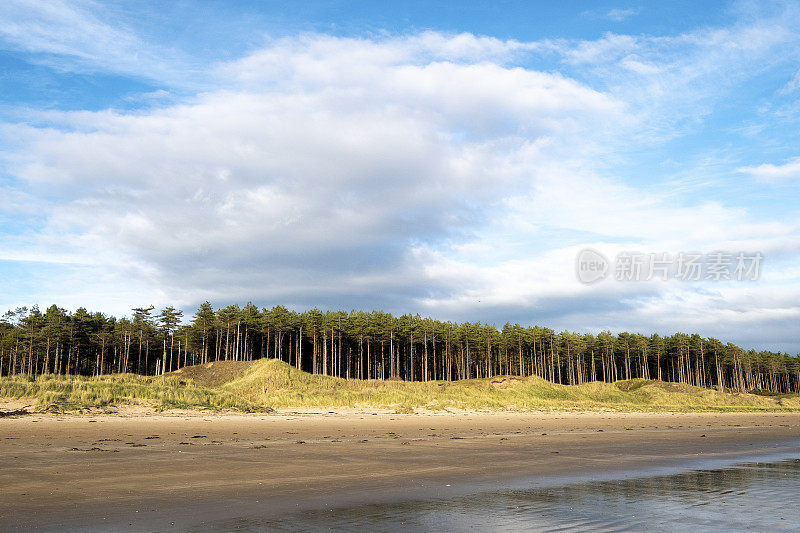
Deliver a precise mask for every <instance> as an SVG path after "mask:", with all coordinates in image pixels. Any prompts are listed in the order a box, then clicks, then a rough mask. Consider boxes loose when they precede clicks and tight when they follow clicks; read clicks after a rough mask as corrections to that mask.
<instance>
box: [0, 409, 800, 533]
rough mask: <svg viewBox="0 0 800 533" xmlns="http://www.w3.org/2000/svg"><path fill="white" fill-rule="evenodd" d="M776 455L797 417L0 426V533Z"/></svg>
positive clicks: (222, 514) (797, 437)
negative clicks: (769, 454) (699, 461)
mask: <svg viewBox="0 0 800 533" xmlns="http://www.w3.org/2000/svg"><path fill="white" fill-rule="evenodd" d="M777 452H781V453H798V452H800V414H796V413H769V414H767V413H764V414H711V413H701V414H674V413H664V414H622V413H469V412H458V413H423V414H394V413H391V412H385V411H346V410H337V411H335V412H328V411H324V410H323V411H305V412H290V411H283V412H280V413H276V414H271V415H242V414H231V415H220V414H205V415H204V414H198V413H170V414H153V413H146V412H136V411H128V412H119V413H116V414H97V415H80V416H59V415H26V416H19V417H5V418H1V419H0V465H2V466H1V467H0V530H2V531H8V530H13V529H24V530H30V529H38V530H69V529H84V528H89V529H96V530H97V529H100V530H104V529H107V530H123V529H128V530H159V529H170V528H179V529H180V528H182V527H183V526H186V525H188V524H202V523H207V522H208V521H213V520H215V519H220V518H227V517H235V516H242V515H244V514H247V513H253V512H258V513H261V514H262V515H264V514H267V513H280V512H285V511H288V510H291V509H297V508H300V509H303V508H312V507H324V506H330V505H341V504H343V503H346V502H361V501H368V500H375V501H379V500H380V499H381V498H389V499H391V498H394V499H397V498H411V497H424V496H425V495H426V494H433V495H437V496H442V495H445V496H446V495H447V494H450V491H458V490H460V489H464V490H466V489H465V488H467V487H472V489H470V490H474V487H476V486H482V487H492V486H502V484H503V483H507V482H509V481H511V480H517V482H518V480H520V479H525V480H528V482H531V483H537V482H539V481H541V480H544V479H547V478H550V479H552V477H553V476H556V477H558V476H573V475H578V476H587V475H588V476H589V477H591V476H593V475H600V474H603V473H606V474H607V473H608V472H617V471H624V470H636V469H642V468H647V469H652V468H653V467H660V466H663V467H669V466H674V465H679V464H687V462H691V461H697V460H698V459H704V460H709V459H725V458H729V459H731V458H733V459H735V458H746V457H748V456H753V455H760V454H767V453H777ZM798 456H800V455H798Z"/></svg>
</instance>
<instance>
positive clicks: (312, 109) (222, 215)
mask: <svg viewBox="0 0 800 533" xmlns="http://www.w3.org/2000/svg"><path fill="white" fill-rule="evenodd" d="M62 7H63V6H62ZM54 9H55V8H54ZM56 15H58V16H60V17H62V18H63V14H60V13H55V12H54V13H51V14H47V13H45V14H43V15H42V19H43V20H44V22H42V23H41V24H43V25H45V26H47V24H50V22H48V21H51V20H55V19H54V18H53V17H56ZM45 23H46V24H45ZM83 23H84V24H87V22H86V21H83ZM88 23H91V24H92V25H91V26H90V27H89V28H88V30H87V31H91V32H93V33H92V34H98V35H101V36H103V35H106V33H104V31H105V29H104V27H102V26H97V25H96V24H95V23H94V22H93V21H91V20H90V21H89V22H88ZM97 24H100V23H99V22H98V23H97ZM37 27H38V26H37ZM47 27H49V26H47ZM9 28H10V29H9ZM767 28H768V25H767V24H765V23H764V22H763V21H760V22H757V23H754V24H751V25H749V26H747V27H737V28H735V29H725V30H718V29H710V30H703V31H699V32H697V33H694V34H687V35H681V36H676V37H672V38H664V37H652V38H651V37H646V36H637V37H631V36H623V35H611V34H610V35H607V36H605V37H603V38H601V39H600V40H596V41H584V42H568V41H561V42H552V41H547V42H534V43H523V42H517V41H513V40H500V39H495V38H491V37H484V36H475V35H472V34H445V33H438V32H431V31H428V32H422V33H416V34H411V35H403V36H387V35H380V36H369V37H358V38H353V37H334V36H330V35H323V34H315V33H310V34H303V35H298V36H295V37H290V38H283V39H268V40H267V41H266V42H265V44H264V45H263V46H261V47H260V48H258V49H256V50H253V51H252V52H251V53H250V54H248V55H246V56H245V57H241V58H239V59H236V60H234V61H230V62H225V63H218V64H215V65H213V66H210V67H209V68H208V69H207V71H206V72H205V74H204V82H203V85H204V87H206V89H205V90H203V91H202V92H198V93H196V94H194V95H193V96H191V97H189V98H184V99H183V100H182V101H180V102H178V103H174V104H167V105H159V104H158V102H156V103H155V104H154V105H153V106H151V107H147V108H142V109H139V110H134V111H122V110H114V109H108V110H103V111H97V112H89V111H77V112H60V111H34V110H28V111H26V112H25V113H26V115H25V117H24V120H20V121H16V122H13V123H5V124H3V125H2V130H0V134H1V135H2V138H3V142H4V143H5V145H6V146H8V147H9V148H8V149H7V150H6V151H5V152H4V153H3V154H2V165H3V169H4V171H5V173H6V176H7V178H6V179H5V180H4V181H3V182H0V187H2V192H3V193H4V194H3V198H4V201H2V203H0V210H2V212H3V213H4V214H5V215H6V216H11V214H14V213H16V214H17V215H16V216H18V217H22V216H27V217H31V218H30V219H29V221H28V222H27V223H26V224H25V226H24V228H23V229H21V230H9V231H7V232H6V235H5V237H4V239H3V241H2V243H1V244H0V258H2V259H3V260H5V261H15V262H18V263H30V264H37V265H54V266H53V268H56V266H57V267H58V268H59V269H60V270H58V272H59V275H58V276H59V279H57V280H54V279H53V278H52V277H50V276H49V275H48V274H47V273H40V274H37V275H38V276H40V277H39V278H37V279H39V282H38V283H36V284H35V285H36V286H35V287H33V286H32V287H30V288H29V289H28V293H29V294H30V296H32V297H34V299H35V298H42V299H44V300H47V301H48V302H49V301H50V300H56V301H58V302H59V303H62V304H65V305H70V304H71V303H74V304H75V305H81V304H86V303H87V302H86V299H87V298H88V299H91V300H93V301H95V302H96V303H97V308H102V309H104V310H110V311H114V312H124V311H125V310H126V309H127V308H129V307H130V306H132V305H139V304H145V305H146V304H149V303H153V304H155V305H164V304H167V303H175V304H178V305H181V306H185V307H188V308H191V307H192V306H194V305H197V304H198V303H199V302H202V301H203V300H206V299H209V300H212V301H213V302H215V303H219V304H223V303H231V302H244V301H246V300H253V301H255V302H257V303H259V304H262V305H272V304H274V303H284V304H289V305H292V306H297V307H305V306H312V305H319V306H324V307H344V308H349V307H358V308H367V309H371V308H383V309H386V310H391V311H394V312H420V313H427V314H432V315H435V316H437V317H440V318H445V319H451V318H452V319H458V320H463V319H481V320H489V321H493V320H497V321H499V322H500V323H502V322H504V321H505V320H511V321H520V322H530V321H536V322H538V323H543V324H548V325H552V326H554V327H558V328H569V329H577V330H588V331H597V330H601V329H606V328H610V329H626V328H627V329H636V330H639V331H645V332H648V331H662V332H671V331H675V330H692V331H695V330H699V331H701V332H702V333H704V334H706V335H714V336H718V337H723V338H726V339H731V340H736V341H739V342H742V341H743V343H744V344H748V342H749V343H750V344H751V345H763V346H771V347H778V348H780V347H787V348H789V347H793V348H794V347H797V348H800V346H798V345H797V341H796V333H797V330H796V326H794V324H796V323H797V319H798V318H800V283H798V277H799V276H798V271H797V270H796V269H795V270H792V268H791V265H792V264H793V262H795V261H796V260H797V259H798V257H800V248H799V247H798V244H797V243H798V242H800V220H799V219H798V217H797V215H796V214H794V213H792V212H788V211H787V212H780V213H776V214H775V216H773V217H771V218H769V219H763V218H761V217H757V216H754V215H753V214H752V213H750V212H749V210H748V209H747V208H746V207H743V206H741V205H738V204H737V203H736V202H731V201H726V199H718V198H714V197H705V198H704V197H696V196H694V195H692V194H691V192H692V191H691V190H689V191H685V190H680V189H679V188H678V187H670V186H669V180H670V179H673V176H672V175H671V174H670V170H669V162H668V161H666V162H665V161H664V160H661V161H659V162H658V163H653V165H655V168H653V167H650V173H648V172H647V171H644V172H643V171H642V166H637V165H639V163H637V161H638V160H637V154H640V153H642V152H648V151H651V150H652V151H658V150H659V148H658V147H659V146H663V144H664V143H667V142H669V140H670V139H674V138H675V137H676V136H677V137H680V136H681V135H687V134H691V132H693V131H697V129H698V128H700V127H701V126H700V125H699V124H700V122H702V117H703V116H705V114H707V113H710V112H711V109H713V108H714V106H715V105H717V104H718V103H719V102H720V101H721V100H723V99H724V98H726V94H727V93H726V91H725V90H716V91H715V90H712V87H717V88H719V87H720V86H722V87H723V89H724V87H728V86H732V84H733V83H734V82H735V80H733V81H732V80H731V76H730V75H729V74H730V73H731V72H737V74H736V76H739V77H740V78H744V77H746V76H745V75H744V74H742V73H741V71H740V68H741V65H742V63H743V62H753V61H756V62H757V61H759V60H763V61H769V59H768V58H770V57H772V54H774V53H775V51H776V49H778V48H780V47H783V46H786V43H787V42H794V41H792V38H789V37H788V35H789V34H790V33H791V32H790V30H789V29H786V28H785V27H781V28H780V31H778V32H777V36H776V31H772V32H768V31H767ZM0 29H2V31H3V32H4V33H5V34H6V35H13V36H16V37H15V38H16V39H17V42H20V43H23V44H24V45H25V46H27V47H28V48H29V49H45V48H46V47H47V46H50V47H51V48H52V47H56V48H55V51H53V50H50V52H53V53H58V54H64V55H68V56H70V57H74V58H78V59H79V60H80V61H81V62H88V63H91V64H92V65H93V67H92V68H94V67H97V68H101V67H102V66H103V65H106V64H107V63H108V62H115V61H116V59H115V57H116V55H115V54H117V53H119V54H122V55H123V56H126V55H128V54H129V52H126V51H125V50H127V49H128V48H136V46H137V45H136V43H135V42H129V41H130V40H131V39H134V37H131V36H128V35H127V34H126V35H125V36H122V37H116V36H114V34H110V35H106V37H103V38H104V39H106V38H108V39H113V40H115V41H116V42H118V43H119V46H117V47H116V48H114V50H115V51H114V52H113V53H112V55H111V56H102V57H100V56H98V57H95V56H93V55H92V54H93V53H94V52H91V51H89V50H86V49H84V48H83V46H84V44H85V43H82V42H81V43H74V42H72V41H70V40H69V39H67V38H66V37H58V36H56V37H58V38H53V37H52V33H53V32H52V31H51V32H50V33H49V35H51V37H50V38H49V40H48V39H47V38H45V37H41V38H40V37H37V36H38V35H39V33H38V30H37V31H33V32H28V36H27V37H25V38H24V39H23V37H22V35H23V33H24V32H26V31H28V30H26V29H25V28H23V27H19V28H16V27H10V26H9V24H5V25H4V26H0ZM39 41H44V42H47V43H50V44H49V45H45V44H40V42H39ZM53 43H55V44H53ZM126 43H128V44H126ZM20 46H22V44H20ZM120 50H122V51H120ZM687 52H688V53H687ZM543 57H549V58H550V60H551V61H552V60H553V58H555V61H556V62H557V64H559V65H561V67H560V68H559V69H544V68H541V67H539V66H538V65H539V62H540V61H542V59H541V58H543ZM145 59H146V60H147V61H150V60H151V58H149V57H148V58H145ZM153 61H155V59H153ZM121 64H123V65H124V64H125V62H124V61H123V62H121ZM159 68H161V69H163V70H164V71H167V70H169V69H168V68H166V66H165V65H164V64H162V65H161V67H159ZM576 69H578V70H576ZM129 70H133V67H131V69H129ZM153 72H158V69H155V70H154V71H153ZM620 72H621V73H622V74H620ZM756 74H757V72H751V73H750V75H751V76H754V75H756ZM173 76H174V74H171V75H170V76H169V78H170V79H171V78H172V77H173ZM193 76H194V74H193ZM687 80H691V83H690V82H689V81H687ZM642 164H643V165H644V166H645V168H646V167H647V165H649V164H650V162H648V161H645V162H644V163H642ZM665 165H666V166H665ZM735 168H736V167H734V169H735ZM738 168H739V171H740V177H741V174H746V175H748V176H755V177H756V178H757V179H759V180H765V181H771V180H776V179H789V178H792V177H794V176H795V174H797V172H798V170H797V162H796V161H794V160H792V161H790V162H789V163H787V164H785V165H782V166H774V165H772V164H762V165H757V166H752V167H751V166H746V167H738ZM620 169H622V171H623V173H624V175H620ZM684 170H686V169H685V168H684ZM701 170H702V171H705V168H703V169H699V170H698V171H701ZM689 171H691V168H690V169H689ZM630 174H636V175H637V176H639V177H638V178H635V179H632V178H630ZM665 184H666V186H665ZM687 193H688V194H687ZM26 220H27V219H26ZM585 246H593V247H596V248H598V249H602V250H603V251H604V252H605V253H607V254H608V255H610V256H613V255H614V254H616V253H617V252H619V251H625V250H639V251H644V252H662V251H664V252H673V253H674V252H679V251H683V250H702V251H713V250H717V249H726V250H737V251H738V250H744V251H754V250H759V251H761V252H762V253H764V254H765V256H766V257H767V258H768V260H769V261H770V263H768V264H767V267H765V275H764V279H762V280H761V281H759V282H754V283H751V284H742V283H739V284H736V283H719V284H712V283H700V284H695V285H692V284H679V283H677V282H676V283H673V282H669V283H657V282H652V283H636V284H634V283H629V284H622V283H615V282H611V281H609V282H608V283H606V284H599V285H597V286H591V287H590V286H586V285H582V284H580V283H579V282H578V281H577V279H576V278H575V274H574V260H575V257H576V255H577V253H578V251H579V250H580V249H582V248H583V247H585ZM2 303H4V304H6V305H7V306H8V305H13V304H17V303H30V302H29V301H28V302H22V301H20V302H16V301H8V302H2ZM90 303H91V302H90Z"/></svg>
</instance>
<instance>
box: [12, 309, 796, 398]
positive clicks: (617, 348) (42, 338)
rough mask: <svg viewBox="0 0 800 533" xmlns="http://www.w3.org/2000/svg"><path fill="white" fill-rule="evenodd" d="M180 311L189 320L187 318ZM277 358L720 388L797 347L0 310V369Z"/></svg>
mask: <svg viewBox="0 0 800 533" xmlns="http://www.w3.org/2000/svg"><path fill="white" fill-rule="evenodd" d="M185 319H186V320H185ZM260 358H276V359H280V360H283V361H285V362H287V363H288V364H290V365H292V366H295V367H297V368H298V369H301V370H304V371H306V372H310V373H313V374H321V375H328V376H335V377H341V378H345V379H379V380H386V379H394V380H405V381H430V380H446V381H453V380H459V379H468V378H482V377H492V376H495V375H515V376H531V375H536V376H539V377H541V378H544V379H547V380H549V381H552V382H554V383H560V384H580V383H584V382H587V381H606V382H614V381H618V380H628V379H634V378H641V379H654V380H662V381H667V382H680V383H687V384H691V385H697V386H700V387H707V388H715V389H717V390H720V391H751V392H753V391H755V392H762V393H776V394H777V393H789V392H798V390H800V356H791V355H789V354H786V353H776V352H770V351H755V350H744V349H742V348H740V347H738V346H736V345H734V344H731V343H724V342H722V341H720V340H718V339H714V338H703V337H701V336H700V335H698V334H686V333H675V334H674V335H671V336H667V337H661V336H659V335H657V334H653V335H650V336H645V335H641V334H638V333H626V332H623V333H619V334H616V335H614V334H612V333H610V332H601V333H599V334H597V335H592V334H580V333H572V332H568V331H563V332H560V333H557V332H555V331H554V330H552V329H549V328H546V327H539V326H527V327H526V326H521V325H519V324H510V323H506V324H505V325H504V326H503V327H502V329H498V328H497V327H496V326H495V325H491V324H484V323H477V322H476V323H470V322H463V323H454V322H443V321H439V320H434V319H431V318H423V317H420V316H419V315H410V314H406V315H402V316H399V317H395V316H392V315H391V314H389V313H385V312H381V311H372V312H363V311H350V312H346V311H321V310H319V309H311V310H307V311H304V312H295V311H291V310H289V309H287V308H286V307H284V306H280V305H278V306H275V307H272V308H271V309H266V308H261V309H259V308H258V307H257V306H255V305H253V304H252V303H248V304H247V305H245V306H244V307H240V306H238V305H231V306H227V307H225V308H221V309H217V310H215V309H214V308H213V307H212V306H211V304H209V303H208V302H205V303H203V304H202V305H201V306H200V307H199V308H198V309H197V311H196V312H195V313H194V315H193V316H192V317H184V315H183V312H182V311H180V310H178V309H176V308H174V307H171V306H170V307H166V308H164V309H162V310H158V311H157V310H156V309H154V308H153V307H152V306H150V307H140V308H134V309H132V314H131V316H130V317H123V318H119V319H117V318H115V317H113V316H109V315H106V314H103V313H99V312H95V313H91V312H88V311H87V310H86V309H84V308H79V309H77V310H76V311H75V312H74V313H70V312H68V311H66V310H65V309H62V308H59V307H58V306H56V305H52V306H50V307H49V308H47V310H46V311H45V312H44V313H42V312H41V311H40V309H39V308H38V307H37V306H33V307H31V308H26V307H20V308H17V309H15V310H13V311H8V312H6V313H5V314H3V315H2V317H0V377H1V376H7V375H27V376H31V377H33V376H38V375H42V374H62V375H100V374H109V373H123V372H129V373H137V374H142V375H158V374H163V373H166V372H170V371H174V370H177V369H179V368H182V367H185V366H188V365H196V364H203V363H208V362H211V361H219V360H235V361H243V360H254V359H260Z"/></svg>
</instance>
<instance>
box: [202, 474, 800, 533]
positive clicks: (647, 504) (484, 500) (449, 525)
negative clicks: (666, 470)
mask: <svg viewBox="0 0 800 533" xmlns="http://www.w3.org/2000/svg"><path fill="white" fill-rule="evenodd" d="M202 529H203V530H220V531H231V530H237V531H264V530H271V531H330V530H335V531H532V530H533V531H643V530H650V531H682V532H685V531H692V532H695V531H741V530H753V531H800V459H789V460H781V461H776V462H750V463H743V464H739V465H735V466H730V467H726V468H718V469H707V470H694V471H689V472H682V473H675V474H671V475H654V476H644V477H634V478H627V479H618V480H604V481H588V480H586V481H581V482H575V483H569V484H565V485H561V486H558V485H549V486H547V487H539V488H536V487H534V488H526V489H513V490H497V491H490V492H479V493H474V494H469V495H461V496H455V497H451V498H429V499H425V500H414V501H405V502H398V503H389V504H386V503H383V504H369V505H356V506H346V507H340V508H332V509H322V510H314V511H303V512H292V513H288V514H283V515H280V516H270V517H258V516H256V517H248V518H239V519H235V520H225V521H220V522H216V523H212V524H209V523H206V524H204V525H203V528H202Z"/></svg>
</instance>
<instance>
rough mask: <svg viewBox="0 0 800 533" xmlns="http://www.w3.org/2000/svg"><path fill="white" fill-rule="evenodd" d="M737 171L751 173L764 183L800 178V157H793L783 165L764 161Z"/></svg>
mask: <svg viewBox="0 0 800 533" xmlns="http://www.w3.org/2000/svg"><path fill="white" fill-rule="evenodd" d="M737 171H738V172H741V173H743V174H749V175H751V176H753V177H754V178H756V179H757V180H758V181H760V182H763V183H777V182H782V181H788V180H795V179H800V157H796V158H794V159H791V160H789V161H788V162H787V163H784V164H783V165H773V164H772V163H764V164H761V165H757V166H750V167H740V168H739V169H737Z"/></svg>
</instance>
